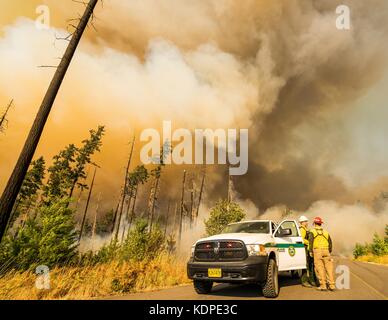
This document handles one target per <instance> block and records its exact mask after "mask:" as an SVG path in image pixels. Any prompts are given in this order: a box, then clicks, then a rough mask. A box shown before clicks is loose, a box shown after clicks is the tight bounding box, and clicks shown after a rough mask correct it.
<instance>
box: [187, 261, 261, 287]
mask: <svg viewBox="0 0 388 320" xmlns="http://www.w3.org/2000/svg"><path fill="white" fill-rule="evenodd" d="M267 264H268V257H248V258H247V259H245V260H243V261H236V262H218V261H217V262H199V261H194V260H193V259H192V258H191V259H190V260H189V262H188V263H187V276H188V277H189V279H192V280H204V281H213V282H220V283H222V282H227V283H246V282H253V283H257V282H260V283H262V282H265V280H266V277H267ZM209 268H220V269H221V270H222V277H221V278H209V277H208V269H209Z"/></svg>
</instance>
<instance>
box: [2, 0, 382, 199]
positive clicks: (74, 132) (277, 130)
mask: <svg viewBox="0 0 388 320" xmlns="http://www.w3.org/2000/svg"><path fill="white" fill-rule="evenodd" d="M342 2H346V3H347V4H349V6H350V7H351V9H352V14H353V15H352V19H353V20H352V23H353V24H352V30H350V31H338V30H337V29H336V28H335V18H336V16H335V8H336V6H337V5H338V4H341V3H342ZM0 4H1V10H0V108H3V107H5V106H6V104H7V103H8V102H9V101H10V100H11V99H14V107H13V108H12V109H11V111H10V114H9V125H8V128H7V130H6V132H5V134H1V135H0V190H1V189H2V188H3V186H4V184H5V182H6V181H7V179H8V177H9V175H10V172H11V170H12V168H13V165H14V164H15V162H16V159H17V157H18V154H19V151H20V149H21V148H22V145H23V142H24V139H25V137H26V135H27V133H28V130H29V128H30V126H31V124H32V121H33V118H34V116H35V114H36V111H37V109H38V107H39V105H40V102H41V100H42V98H43V96H44V93H45V90H46V88H47V86H48V83H49V81H50V79H51V77H52V75H53V72H54V71H53V69H52V68H39V67H38V66H41V65H55V64H56V63H57V62H58V59H59V58H60V57H61V55H62V53H63V51H64V48H65V46H66V42H65V41H60V40H55V37H56V36H59V35H60V34H62V35H63V34H66V26H67V25H68V24H69V19H71V18H75V17H77V14H81V13H82V10H83V6H82V5H80V4H77V3H75V2H73V1H70V0H68V1H60V2H58V1H53V0H46V1H43V0H30V1H24V0H13V1H8V0H0ZM42 4H45V5H47V6H48V8H49V9H50V18H51V28H50V29H49V30H39V29H37V28H36V26H35V19H36V18H37V16H38V14H37V13H36V8H37V6H38V5H42ZM387 7H388V6H387V3H386V2H384V1H379V0H373V1H370V2H368V4H366V3H365V2H363V1H357V0H355V1H341V2H340V1H335V0H328V1H323V0H322V1H307V0H301V1H292V0H290V1H287V2H285V1H266V0H246V1H243V2H237V1H230V0H220V1H216V0H202V1H197V0H195V1H194V0H186V1H178V0H164V1H155V0H143V1H138V0H134V1H124V0H106V1H104V6H103V7H102V6H101V4H99V5H98V8H97V10H96V17H97V19H96V20H95V27H96V29H97V31H96V30H94V29H93V28H89V29H88V30H87V32H86V34H85V37H84V39H83V40H82V42H81V45H80V47H79V49H78V51H77V53H76V56H75V58H74V60H73V62H72V65H71V67H70V69H69V72H68V74H67V75H66V78H65V81H64V83H63V86H62V88H61V90H60V93H59V95H58V97H57V100H56V102H55V105H54V108H53V111H52V113H51V115H50V118H49V120H48V123H47V126H46V128H45V131H44V134H43V136H42V139H41V142H40V144H39V148H38V150H37V152H36V156H39V155H43V156H45V158H46V159H47V161H48V162H49V163H50V159H51V158H52V156H53V155H55V154H56V153H57V152H58V151H59V150H60V149H61V148H63V147H64V146H65V145H67V144H69V143H79V142H80V141H81V140H82V139H84V138H86V137H87V135H88V130H89V129H92V128H96V127H97V126H98V125H100V124H101V125H105V126H106V130H107V134H106V136H105V137H104V140H103V143H104V144H103V148H102V152H101V153H100V154H98V155H96V157H95V159H96V161H97V162H98V164H99V165H100V166H101V168H102V169H101V170H100V172H99V177H98V182H97V186H98V188H99V190H100V191H103V192H105V193H109V197H110V198H114V197H117V195H118V193H119V188H120V185H121V183H122V181H121V180H122V174H123V171H124V167H125V162H126V158H127V154H128V152H129V146H128V142H129V141H130V140H131V137H132V134H133V133H134V131H135V130H137V131H138V130H140V129H143V128H147V127H155V128H159V127H160V126H161V124H162V121H163V120H172V121H173V124H175V125H176V127H178V126H184V127H187V128H189V129H193V128H213V129H216V128H220V127H221V128H235V127H243V128H249V129H250V140H251V145H250V151H251V150H252V153H251V152H250V154H252V155H251V159H250V160H251V161H250V165H251V166H252V167H251V169H252V170H250V171H249V172H248V178H247V181H245V182H244V181H243V182H242V183H241V186H238V188H237V189H238V190H237V191H238V192H239V193H240V194H241V196H242V198H247V199H250V200H252V201H253V202H254V203H255V204H257V205H258V206H259V205H260V203H261V202H264V203H266V201H264V200H263V199H255V198H254V196H252V195H251V193H250V191H249V190H247V189H249V188H251V185H252V184H251V182H249V180H250V179H253V180H255V181H259V182H258V183H262V184H261V185H258V188H261V189H262V190H263V192H264V195H263V197H266V198H268V199H269V200H268V203H267V204H268V205H274V204H279V203H286V204H289V205H291V206H293V205H294V206H296V207H303V206H305V205H308V204H310V203H312V202H313V201H316V200H320V199H323V200H326V199H328V198H330V199H331V198H334V199H335V200H340V201H345V202H354V201H356V200H358V199H362V200H364V199H365V200H371V199H372V198H373V197H374V196H375V195H376V194H377V193H379V192H380V191H382V190H384V189H387V188H388V184H387V181H388V179H387V176H388V152H387V150H388V149H387V148H386V137H387V136H388V129H387V126H386V124H385V119H387V116H388V114H387V113H388V111H387V110H388V109H387V108H386V104H387V98H388V96H387V91H386V86H387V84H388V74H387V71H386V70H387V69H386V62H388V55H387V52H388V50H387V46H386V43H387V41H386V40H387V34H388V33H387V27H386V21H387V19H386V18H388V8H387ZM304 107H305V108H304ZM0 110H2V109H0ZM256 166H257V167H260V168H263V169H262V170H261V169H260V170H255V169H256ZM263 172H265V173H263ZM256 175H257V176H256ZM280 176H281V178H279V177H280ZM302 176H304V177H306V178H304V179H302V178H301V177H302ZM298 179H300V181H296V180H298ZM209 183H210V184H211V182H209ZM215 183H216V182H215ZM294 184H295V185H294ZM237 185H238V184H237ZM279 186H281V188H284V190H282V191H279V190H280V189H279ZM239 188H240V189H239ZM303 188H306V189H309V190H308V191H307V190H306V191H303ZM251 189H252V188H251ZM264 189H265V190H264ZM112 190H114V191H112ZM287 190H289V191H290V193H289V194H288V195H287ZM291 190H295V192H296V191H297V192H299V194H302V193H304V192H305V193H308V192H311V195H308V196H305V197H304V196H300V197H295V196H294V195H293V194H292V193H291ZM349 190H351V191H349ZM265 192H267V193H265ZM300 203H302V204H303V205H301V206H299V204H300Z"/></svg>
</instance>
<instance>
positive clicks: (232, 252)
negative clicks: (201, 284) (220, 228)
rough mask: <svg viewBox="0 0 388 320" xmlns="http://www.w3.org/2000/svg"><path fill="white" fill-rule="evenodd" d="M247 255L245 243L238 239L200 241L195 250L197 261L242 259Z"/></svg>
mask: <svg viewBox="0 0 388 320" xmlns="http://www.w3.org/2000/svg"><path fill="white" fill-rule="evenodd" d="M246 257H247V250H246V247H245V244H244V243H243V242H242V241H237V240H219V241H205V242H200V243H197V245H196V246H195V251H194V258H195V260H197V261H241V260H244V259H246Z"/></svg>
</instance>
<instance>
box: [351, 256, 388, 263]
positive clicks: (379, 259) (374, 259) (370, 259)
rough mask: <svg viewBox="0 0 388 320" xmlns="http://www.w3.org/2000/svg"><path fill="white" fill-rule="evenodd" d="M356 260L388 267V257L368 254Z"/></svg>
mask: <svg viewBox="0 0 388 320" xmlns="http://www.w3.org/2000/svg"><path fill="white" fill-rule="evenodd" d="M355 260H356V261H361V262H373V263H378V264H384V265H388V255H383V256H376V255H372V254H368V255H365V256H360V257H358V258H357V259H355Z"/></svg>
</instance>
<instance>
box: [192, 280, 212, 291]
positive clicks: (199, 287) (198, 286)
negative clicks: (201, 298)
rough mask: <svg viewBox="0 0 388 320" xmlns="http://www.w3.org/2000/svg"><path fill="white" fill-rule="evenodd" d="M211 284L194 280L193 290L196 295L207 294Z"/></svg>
mask: <svg viewBox="0 0 388 320" xmlns="http://www.w3.org/2000/svg"><path fill="white" fill-rule="evenodd" d="M212 287H213V282H211V281H200V280H194V289H195V291H196V292H197V293H198V294H207V293H210V291H212Z"/></svg>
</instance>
